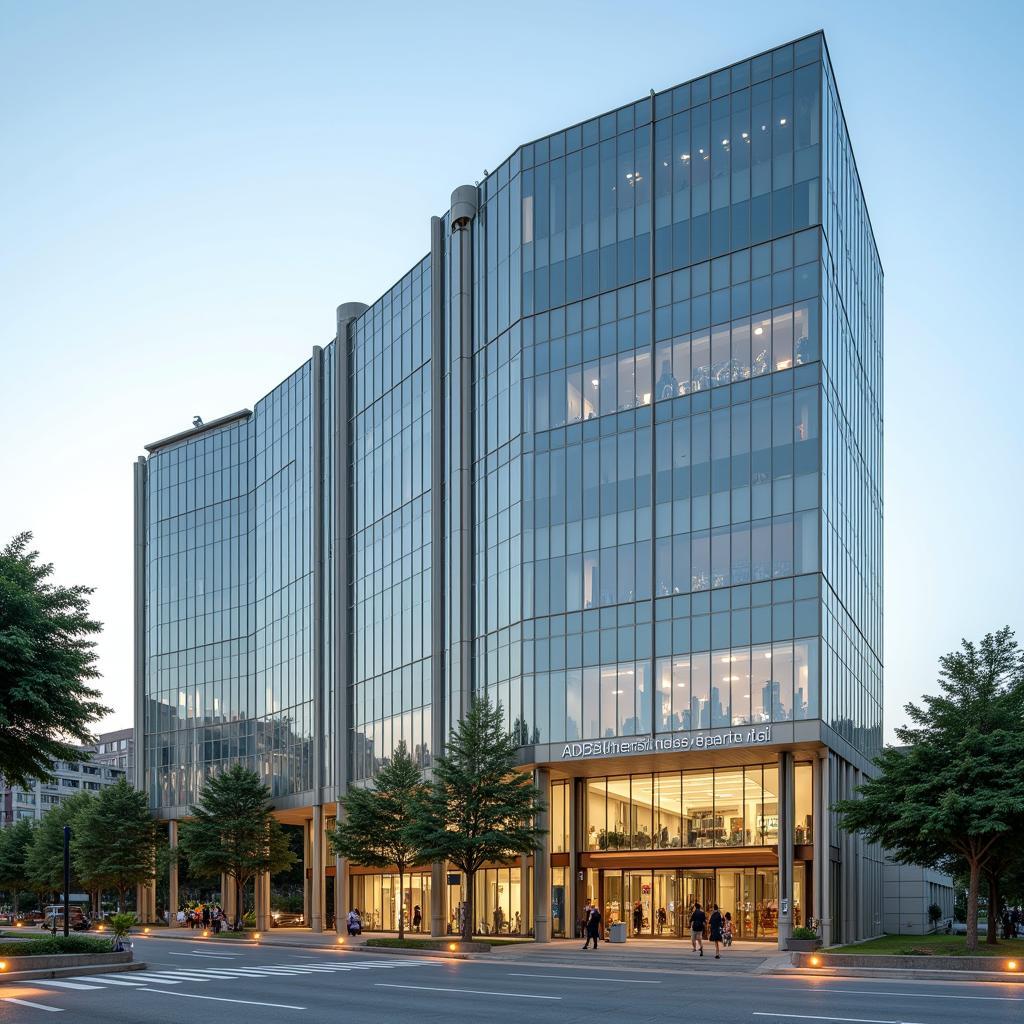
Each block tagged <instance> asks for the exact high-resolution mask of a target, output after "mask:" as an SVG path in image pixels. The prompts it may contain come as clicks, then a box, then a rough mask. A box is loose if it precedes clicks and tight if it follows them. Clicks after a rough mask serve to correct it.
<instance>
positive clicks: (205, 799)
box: [178, 764, 295, 930]
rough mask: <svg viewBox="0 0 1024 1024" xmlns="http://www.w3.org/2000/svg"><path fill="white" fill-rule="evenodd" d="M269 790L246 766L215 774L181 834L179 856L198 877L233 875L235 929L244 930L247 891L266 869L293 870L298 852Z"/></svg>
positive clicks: (233, 767)
mask: <svg viewBox="0 0 1024 1024" xmlns="http://www.w3.org/2000/svg"><path fill="white" fill-rule="evenodd" d="M269 800H270V789H269V787H267V786H265V785H264V784H263V783H262V782H260V777H259V776H258V775H257V774H256V773H255V772H254V771H251V770H250V769H248V768H245V767H244V766H243V765H240V764H236V765H233V766H232V767H231V768H230V769H229V770H228V771H226V772H222V773H221V774H220V775H211V776H210V777H209V778H208V779H207V780H206V783H205V785H204V786H203V791H202V793H201V794H200V796H199V802H198V803H197V804H196V805H195V806H194V807H192V809H191V814H192V817H191V819H190V820H188V821H183V822H182V823H181V827H180V829H179V832H178V845H179V847H180V848H181V854H182V856H184V857H185V859H186V860H187V861H188V866H189V869H190V870H191V871H192V872H193V873H194V874H196V875H201V876H205V877H207V878H213V877H216V876H217V875H220V874H225V875H229V876H230V877H231V878H232V879H234V882H235V893H236V900H235V906H236V908H237V912H236V918H235V921H234V922H233V926H234V928H235V929H236V930H237V929H239V928H241V922H242V918H243V917H244V916H245V914H244V906H243V898H244V893H245V887H246V885H247V884H248V882H249V881H250V879H252V878H254V877H255V876H256V875H258V874H261V873H262V872H264V871H280V870H282V869H284V868H288V867H291V865H292V864H293V863H294V861H295V854H293V853H292V851H291V850H290V849H289V845H288V837H287V836H286V835H285V832H284V829H283V828H282V827H281V824H280V822H278V821H277V820H276V819H275V818H274V816H273V815H272V813H271V812H272V811H273V809H274V808H273V806H272V805H271V804H270V803H269Z"/></svg>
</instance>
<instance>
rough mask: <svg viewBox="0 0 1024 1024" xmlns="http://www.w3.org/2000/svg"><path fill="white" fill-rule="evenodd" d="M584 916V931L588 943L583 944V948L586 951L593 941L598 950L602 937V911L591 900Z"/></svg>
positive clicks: (584, 909)
mask: <svg viewBox="0 0 1024 1024" xmlns="http://www.w3.org/2000/svg"><path fill="white" fill-rule="evenodd" d="M583 914H584V920H583V929H584V933H585V935H586V938H587V941H586V942H584V943H583V948H584V949H586V948H587V947H588V946H589V945H590V943H591V941H593V943H594V949H597V943H598V938H599V937H600V935H601V911H600V910H598V909H597V907H596V906H595V905H594V904H593V903H591V902H590V900H587V905H586V906H585V907H584V908H583Z"/></svg>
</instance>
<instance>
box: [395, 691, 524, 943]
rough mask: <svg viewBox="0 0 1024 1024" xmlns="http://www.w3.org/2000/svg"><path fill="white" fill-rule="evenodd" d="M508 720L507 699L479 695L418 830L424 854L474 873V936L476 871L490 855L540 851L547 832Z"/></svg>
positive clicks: (428, 794)
mask: <svg viewBox="0 0 1024 1024" xmlns="http://www.w3.org/2000/svg"><path fill="white" fill-rule="evenodd" d="M504 721H505V715H504V712H503V710H502V708H501V705H500V704H499V705H498V706H497V707H494V706H493V705H492V704H491V703H490V701H488V700H477V701H474V702H473V705H472V707H471V708H470V710H469V714H468V715H466V717H465V718H463V719H462V720H461V721H460V722H459V723H458V724H457V725H456V726H455V728H454V729H453V730H452V733H451V736H450V737H449V739H448V745H447V748H446V750H445V753H444V754H442V755H441V756H439V757H435V759H434V778H433V781H432V782H431V784H430V785H429V786H427V787H426V788H425V789H424V791H423V793H422V794H421V795H420V796H419V798H418V799H417V801H416V808H415V814H414V817H415V819H416V820H415V824H414V825H413V827H412V830H411V832H412V838H413V841H414V842H415V843H416V845H417V846H419V848H420V851H421V853H422V855H423V858H424V860H430V861H442V862H443V861H451V863H453V864H454V865H455V866H456V867H457V868H459V870H460V871H462V872H463V873H464V874H465V876H466V913H465V916H464V918H463V923H462V937H463V938H464V939H466V940H469V939H471V938H472V936H473V924H474V891H473V890H474V883H475V879H476V872H477V871H478V870H479V869H480V868H481V867H482V866H483V865H484V864H485V863H487V862H488V861H507V860H509V859H511V858H512V857H516V856H520V855H522V854H530V853H533V852H534V850H536V848H537V846H538V844H539V843H540V840H541V837H542V836H543V834H544V833H543V830H541V829H538V828H537V826H536V819H537V815H538V814H540V813H541V812H542V811H543V809H544V806H543V804H542V802H541V800H540V794H539V793H538V792H537V788H536V787H535V786H534V785H533V782H532V780H531V779H530V778H529V776H528V775H526V774H524V773H523V772H522V771H520V770H518V768H517V762H516V746H515V742H514V739H513V737H512V735H511V734H510V733H509V732H508V731H506V729H505V725H504Z"/></svg>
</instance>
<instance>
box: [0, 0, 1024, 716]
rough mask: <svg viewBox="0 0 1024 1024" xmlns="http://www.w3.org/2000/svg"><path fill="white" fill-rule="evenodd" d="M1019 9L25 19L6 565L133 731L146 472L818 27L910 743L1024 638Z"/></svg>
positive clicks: (303, 6) (7, 94) (898, 680)
mask: <svg viewBox="0 0 1024 1024" xmlns="http://www.w3.org/2000/svg"><path fill="white" fill-rule="evenodd" d="M1021 10H1022V9H1021V6H1020V5H1019V4H1017V3H1010V2H1006V3H975V4H969V5H964V4H959V3H957V4H954V3H943V2H938V3H936V2H932V3H903V2H901V3H892V2H891V0H890V2H886V3H857V4H852V3H847V4H822V3H820V2H818V3H786V2H779V3H763V2H757V3H738V2H732V3H728V4H719V5H717V6H716V5H714V4H710V5H709V4H707V3H705V2H702V3H690V2H666V3H645V2H643V0H637V2H634V3H630V4H623V3H606V2H603V0H588V2H586V3H557V2H552V0H548V2H545V3H533V2H529V0H527V2H521V3H518V4H503V5H498V4H487V3H478V4H475V5H469V4H465V5H454V4H445V3H443V2H439V3H423V2H416V3H410V4H407V5H402V4H393V5H385V4H363V5H354V4H344V5H343V4H337V3H322V4H320V3H308V2H307V3H302V2H297V3H288V4H284V3H275V4H269V3H255V2H250V3H230V2H226V0H218V2H217V3H206V2H203V3H190V2H179V0H175V2H173V3H172V2H166V0H165V2H151V3H142V4H140V3H137V2H130V3H113V2H102V0H96V2H88V3H87V2H80V3H61V2H48V3H41V2H33V0H20V2H12V0H0V382H2V395H0V397H2V402H0V537H3V538H6V537H8V536H10V535H11V534H12V533H14V532H16V531H18V530H21V529H26V528H28V529H32V530H34V531H35V533H36V541H37V544H38V546H39V547H40V548H41V549H42V551H43V553H44V555H45V556H46V557H47V558H48V559H51V560H53V561H55V562H56V563H57V566H58V570H59V575H60V577H61V579H63V580H65V581H68V582H88V583H92V584H94V585H96V586H97V588H98V591H97V594H96V597H95V610H96V613H97V614H98V616H99V617H100V618H101V619H102V620H103V621H104V622H105V624H106V630H105V634H104V637H103V640H102V641H101V644H100V656H101V668H102V671H103V673H104V676H105V678H104V681H103V687H104V690H105V692H106V694H107V697H108V699H109V702H110V703H111V704H113V706H114V707H115V709H116V710H115V712H114V714H113V715H112V716H111V718H110V719H109V724H110V725H111V726H120V725H127V724H130V722H131V667H132V660H131V638H132V631H131V621H132V620H131V616H132V609H131V463H132V461H133V460H134V458H135V457H136V455H138V454H141V453H142V445H143V443H145V442H146V441H150V440H153V439H155V438H157V437H161V436H164V435H166V434H168V433H171V432H172V431H175V430H178V429H181V428H184V427H187V426H189V424H190V423H191V420H192V416H193V415H194V414H196V413H199V414H201V415H203V416H204V417H206V418H212V417H214V416H217V415H219V414H221V413H225V412H229V411H232V410H234V409H237V408H240V407H242V406H251V405H252V403H253V402H255V401H256V400H257V399H258V398H259V397H261V396H262V395H263V394H264V393H266V392H267V391H268V390H269V389H270V388H271V387H273V386H274V385H275V384H276V383H277V382H278V381H279V380H280V379H282V378H283V377H285V376H286V375H287V374H288V373H290V372H291V370H292V369H294V367H295V366H297V365H298V364H299V363H301V362H302V361H303V360H304V359H306V358H307V356H308V354H309V351H310V349H311V347H312V346H313V345H314V344H323V343H325V342H326V341H328V340H329V339H330V338H331V337H332V335H333V321H334V308H335V306H336V305H337V304H338V303H340V302H344V301H348V300H355V299H358V300H362V301H366V302H371V301H373V299H374V298H376V297H377V296H378V295H379V294H380V293H381V292H382V291H384V290H385V289H386V288H387V287H388V286H389V285H390V284H392V283H393V281H394V280H395V279H396V278H397V277H399V276H400V275H401V274H402V273H404V271H405V270H407V269H408V268H409V267H410V266H411V265H412V264H413V263H414V262H415V261H417V260H418V259H419V258H420V257H421V256H422V255H423V254H424V253H425V252H426V251H427V250H428V248H429V235H428V231H429V217H430V215H431V214H434V213H441V212H443V211H444V210H445V209H446V208H447V202H448V197H449V194H450V192H451V189H452V188H453V187H454V186H456V185H458V184H461V183H463V182H466V181H474V180H476V179H478V178H480V177H481V176H482V172H483V169H484V168H485V167H488V168H493V167H495V166H496V165H497V164H498V163H499V162H500V161H501V160H502V159H503V158H504V157H505V156H506V155H508V153H509V152H510V151H511V150H512V149H513V148H515V146H517V145H518V144H519V143H521V142H524V141H527V140H529V139H531V138H534V137H536V136H538V135H542V134H544V133H546V132H549V131H553V130H555V129H557V128H560V127H563V126H565V125H567V124H570V123H573V122H576V121H579V120H581V119H583V118H585V117H588V116H590V115H593V114H595V113H598V112H601V111H604V110H606V109H608V108H611V107H614V106H616V105H618V104H621V103H623V102H625V101H627V100H630V99H633V98H638V97H640V96H643V95H645V94H646V93H647V92H648V91H649V90H650V89H651V88H652V87H653V88H657V89H661V88H664V87H666V86H669V85H672V84H674V83H677V82H681V81H685V80H686V79H688V78H691V77H693V76H695V75H698V74H702V73H704V72H707V71H710V70H713V69H715V68H717V67H719V66H721V65H724V64H727V63H729V62H731V61H734V60H738V59H741V58H743V57H746V56H749V55H750V54H753V53H756V52H758V51H760V50H764V49H768V48H770V47H772V46H774V45H777V44H779V43H781V42H784V41H787V40H789V39H791V38H794V37H796V36H799V35H803V34H805V33H807V32H809V31H812V30H814V29H817V28H824V29H825V31H826V34H827V36H828V41H829V47H830V50H831V53H832V58H833V62H834V64H835V68H836V74H837V77H838V82H839V89H840V93H841V95H842V97H843V103H844V107H845V111H846V117H847V121H848V123H849V127H850V132H851V135H852V137H853V143H854V148H855V151H856V154H857V160H858V164H859V168H860V174H861V178H862V181H863V184H864V190H865V193H866V195H867V201H868V207H869V209H870V211H871V216H872V220H873V222H874V228H875V233H876V236H877V239H878V246H879V249H880V251H881V255H882V262H883V265H884V267H885V271H886V368H885V373H886V389H885V440H886V445H885V450H886V479H885V487H886V491H885V515H886V584H885V586H886V603H885V605H886V606H885V615H886V620H885V621H886V641H885V645H886V650H885V665H886V693H887V697H886V726H887V731H891V728H892V726H893V725H894V724H897V723H898V722H899V721H900V720H902V717H903V716H902V712H901V707H902V705H903V704H904V703H905V702H906V701H907V700H908V699H911V698H916V697H917V696H918V695H919V694H920V693H922V692H923V691H925V690H928V689H929V688H932V687H934V679H935V663H936V659H937V657H938V656H939V654H941V653H943V652H944V651H947V650H949V649H951V648H953V647H955V646H956V645H957V644H958V642H959V639H960V637H961V636H965V635H966V636H980V635H981V634H982V633H984V632H986V631H988V630H990V629H995V628H997V627H999V626H1001V625H1003V624H1005V623H1009V624H1010V625H1012V626H1014V627H1015V628H1017V629H1018V630H1020V631H1021V632H1022V634H1024V597H1022V595H1024V587H1022V585H1021V575H1022V572H1021V570H1022V568H1024V544H1022V542H1021V529H1020V520H1021V516H1022V509H1021V504H1022V502H1021V498H1022V485H1021V480H1020V476H1021V473H1022V470H1024V443H1022V439H1021V437H1022V427H1024V413H1022V400H1021V397H1020V383H1019V380H1020V376H1021V373H1020V366H1019V364H1018V362H1017V357H1016V356H1015V355H1014V353H1015V352H1018V353H1019V352H1021V351H1022V350H1024V345H1022V342H1021V331H1020V329H1019V327H1014V326H1013V325H1014V324H1015V323H1016V321H1017V314H1016V313H1014V312H1013V307H1012V303H1011V302H1010V300H1011V299H1012V297H1013V296H1014V295H1015V294H1017V289H1018V288H1019V287H1020V268H1021V259H1020V246H1021V238H1022V236H1024V224H1022V219H1024V218H1022V215H1021V214H1022V199H1021V181H1022V170H1021V166H1022V160H1024V152H1022V149H1024V144H1022V141H1021V140H1022V135H1024V133H1022V131H1021V128H1020V124H1019V121H1020V118H1019V106H1020V94H1021V85H1020V73H1019V65H1020V40H1021V38H1022V30H1024V16H1022V13H1021ZM1022 639H1024V635H1022Z"/></svg>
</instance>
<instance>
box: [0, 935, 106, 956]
mask: <svg viewBox="0 0 1024 1024" xmlns="http://www.w3.org/2000/svg"><path fill="white" fill-rule="evenodd" d="M109 952H110V941H109V940H108V939H93V938H90V937H89V936H88V935H69V936H68V937H67V938H65V937H64V936H63V935H56V936H51V935H42V936H40V937H39V938H36V939H22V940H19V941H17V942H0V956H4V957H16V956H53V955H54V954H56V953H109Z"/></svg>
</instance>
